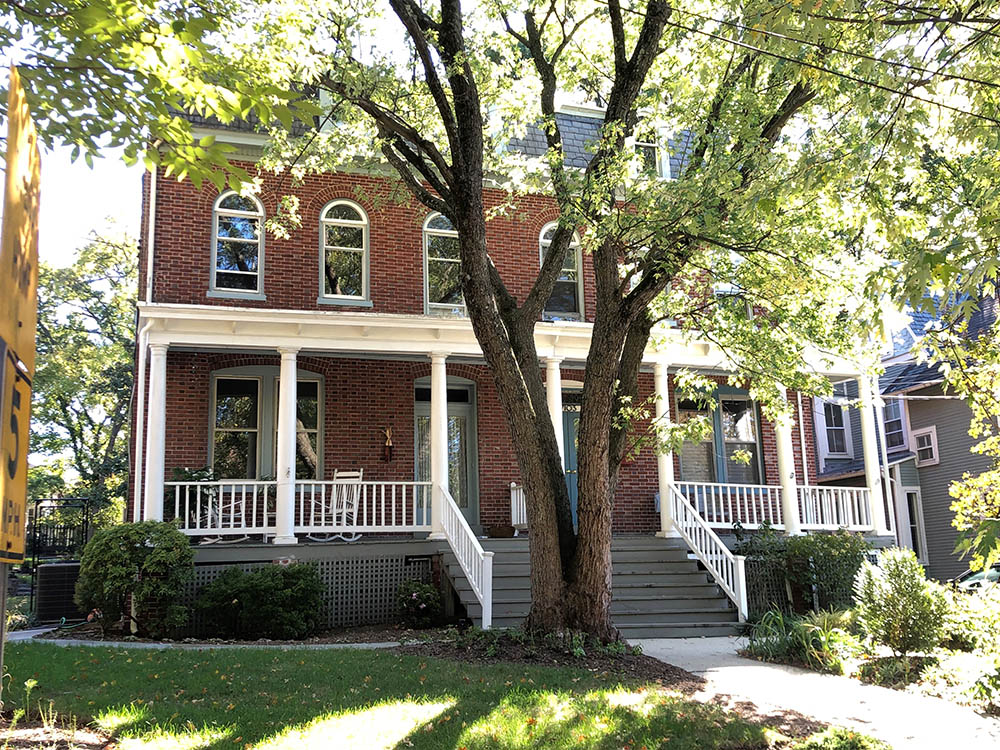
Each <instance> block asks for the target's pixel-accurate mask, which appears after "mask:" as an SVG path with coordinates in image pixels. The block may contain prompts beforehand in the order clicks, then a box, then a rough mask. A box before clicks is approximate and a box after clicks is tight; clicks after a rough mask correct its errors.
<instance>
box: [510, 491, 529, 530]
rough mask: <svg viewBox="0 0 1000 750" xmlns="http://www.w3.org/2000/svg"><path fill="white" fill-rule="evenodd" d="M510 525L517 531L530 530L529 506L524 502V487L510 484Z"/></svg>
mask: <svg viewBox="0 0 1000 750" xmlns="http://www.w3.org/2000/svg"><path fill="white" fill-rule="evenodd" d="M510 525H511V526H513V527H514V528H515V529H526V528H528V506H527V505H525V500H524V485H520V484H518V483H517V482H511V483H510Z"/></svg>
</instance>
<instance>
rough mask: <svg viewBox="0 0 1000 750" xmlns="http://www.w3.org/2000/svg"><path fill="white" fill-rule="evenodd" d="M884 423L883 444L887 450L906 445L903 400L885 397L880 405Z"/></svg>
mask: <svg viewBox="0 0 1000 750" xmlns="http://www.w3.org/2000/svg"><path fill="white" fill-rule="evenodd" d="M882 416H883V419H884V423H885V446H886V448H888V449H889V450H892V449H893V448H904V447H905V446H906V431H905V430H904V429H903V402H902V401H900V400H899V399H898V398H887V399H886V400H885V406H883V407H882Z"/></svg>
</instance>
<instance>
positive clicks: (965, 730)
mask: <svg viewBox="0 0 1000 750" xmlns="http://www.w3.org/2000/svg"><path fill="white" fill-rule="evenodd" d="M739 642H740V639H738V638H678V639H664V638H657V639H648V640H637V641H634V643H636V644H638V645H640V646H642V651H643V653H644V654H647V655H648V656H653V657H655V658H657V659H660V660H662V661H665V662H668V663H670V664H674V665H676V666H678V667H682V668H684V669H687V670H689V671H691V672H694V673H696V674H699V675H701V676H703V677H704V678H705V679H706V680H707V681H708V684H707V685H706V687H705V689H704V690H703V691H702V692H701V693H699V694H698V696H697V697H699V698H710V697H712V696H715V695H725V696H729V697H730V698H731V699H732V700H733V701H751V702H752V703H754V704H756V706H757V708H758V709H759V710H760V712H761V713H765V714H769V713H772V712H774V713H778V714H781V713H786V712H788V711H793V712H796V713H799V714H803V715H805V716H808V717H811V718H814V719H817V720H819V721H822V722H825V723H828V724H835V725H839V726H845V727H849V728H851V729H856V730H858V731H860V732H864V733H865V734H870V735H872V736H873V737H878V738H879V739H881V740H884V741H885V742H888V743H889V744H890V745H892V747H893V748H895V750H911V748H915V749H919V750H923V749H924V748H926V749H927V750H946V749H947V748H969V749H970V750H979V748H982V749H983V750H985V749H986V748H991V747H1000V721H998V720H995V719H990V718H986V717H983V716H980V715H979V714H977V713H976V712H974V711H973V710H972V709H970V708H966V707H963V706H957V705H954V704H952V703H948V702H947V701H943V700H941V699H939V698H931V697H927V696H922V695H915V694H912V693H905V692H901V691H898V690H890V689H888V688H881V687H876V686H874V685H865V684H863V683H861V682H858V681H857V680H854V679H851V678H849V677H839V676H836V675H825V674H819V673H816V672H810V671H808V670H805V669H798V668H796V667H787V666H784V665H780V664H767V663H764V662H759V661H755V660H753V659H745V658H743V657H741V656H738V655H737V654H736V651H737V649H738V648H739Z"/></svg>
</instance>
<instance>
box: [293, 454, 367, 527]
mask: <svg viewBox="0 0 1000 750" xmlns="http://www.w3.org/2000/svg"><path fill="white" fill-rule="evenodd" d="M364 473H365V470H364V469H358V470H356V471H340V470H336V469H335V470H334V472H333V487H332V488H331V489H332V492H331V493H330V496H329V497H325V498H324V497H322V496H321V497H320V498H315V497H314V498H312V505H313V507H312V513H311V515H312V514H317V515H319V517H320V518H322V519H324V521H325V520H326V519H329V520H330V522H331V524H332V525H334V526H341V527H348V528H350V527H354V526H357V522H358V504H359V502H360V500H361V482H362V480H363V479H364ZM324 494H325V493H324ZM306 538H307V539H310V540H312V541H314V542H332V541H333V540H335V539H341V540H342V541H345V542H355V541H357V540H358V539H360V538H361V534H359V533H357V532H341V533H339V534H323V535H321V536H320V535H309V536H308V537H306Z"/></svg>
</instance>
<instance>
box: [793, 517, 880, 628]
mask: <svg viewBox="0 0 1000 750" xmlns="http://www.w3.org/2000/svg"><path fill="white" fill-rule="evenodd" d="M870 549H871V547H870V546H869V544H868V542H867V541H866V540H865V538H864V537H863V536H861V535H860V534H852V533H851V532H849V531H844V530H840V531H835V532H833V533H832V534H808V535H806V536H793V537H789V539H788V552H787V554H788V576H789V580H790V581H791V583H792V586H794V587H796V588H798V590H799V591H800V592H801V596H802V599H803V601H805V602H807V603H811V602H812V601H813V592H814V591H815V595H816V601H817V604H818V606H819V608H820V609H847V608H848V607H850V606H851V602H852V601H853V598H854V597H853V594H854V579H855V577H856V576H857V574H858V570H860V568H861V566H862V564H864V562H865V560H866V559H867V557H868V552H869V550H870Z"/></svg>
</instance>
